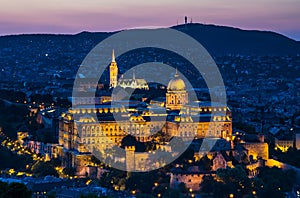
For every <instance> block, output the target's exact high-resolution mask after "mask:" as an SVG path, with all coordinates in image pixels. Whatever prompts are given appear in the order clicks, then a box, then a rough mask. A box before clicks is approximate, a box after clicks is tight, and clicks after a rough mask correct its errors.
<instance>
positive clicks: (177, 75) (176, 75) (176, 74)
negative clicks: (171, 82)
mask: <svg viewBox="0 0 300 198" xmlns="http://www.w3.org/2000/svg"><path fill="white" fill-rule="evenodd" d="M174 76H175V78H177V77H179V74H178V69H177V67H176V73H175V75H174Z"/></svg>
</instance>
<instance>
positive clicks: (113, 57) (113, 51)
mask: <svg viewBox="0 0 300 198" xmlns="http://www.w3.org/2000/svg"><path fill="white" fill-rule="evenodd" d="M111 62H116V58H115V50H114V49H113V50H112V56H111Z"/></svg>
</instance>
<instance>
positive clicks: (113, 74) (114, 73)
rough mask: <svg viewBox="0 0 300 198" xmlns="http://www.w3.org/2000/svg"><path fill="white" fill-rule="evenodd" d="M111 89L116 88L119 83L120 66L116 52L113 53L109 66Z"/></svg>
mask: <svg viewBox="0 0 300 198" xmlns="http://www.w3.org/2000/svg"><path fill="white" fill-rule="evenodd" d="M109 77H110V78H109V87H113V88H114V87H116V86H117V82H118V66H117V63H116V59H115V51H114V50H113V51H112V58H111V63H110V66H109Z"/></svg>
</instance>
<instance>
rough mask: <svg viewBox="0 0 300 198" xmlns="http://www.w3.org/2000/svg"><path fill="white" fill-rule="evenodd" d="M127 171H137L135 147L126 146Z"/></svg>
mask: <svg viewBox="0 0 300 198" xmlns="http://www.w3.org/2000/svg"><path fill="white" fill-rule="evenodd" d="M125 152H126V170H127V171H128V172H131V171H134V170H135V154H134V152H135V146H126V147H125Z"/></svg>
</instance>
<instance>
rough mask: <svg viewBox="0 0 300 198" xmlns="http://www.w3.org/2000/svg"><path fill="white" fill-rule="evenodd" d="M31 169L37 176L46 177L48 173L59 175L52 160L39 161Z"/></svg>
mask: <svg viewBox="0 0 300 198" xmlns="http://www.w3.org/2000/svg"><path fill="white" fill-rule="evenodd" d="M31 170H32V173H33V175H34V176H35V177H45V176H47V175H52V176H55V177H58V173H57V171H56V170H55V167H54V166H53V165H52V164H51V163H50V162H42V161H38V162H36V163H35V164H34V165H33V166H32V168H31Z"/></svg>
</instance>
